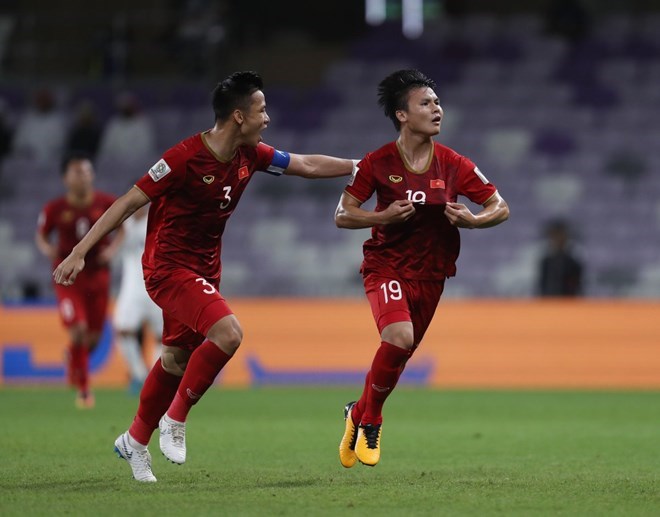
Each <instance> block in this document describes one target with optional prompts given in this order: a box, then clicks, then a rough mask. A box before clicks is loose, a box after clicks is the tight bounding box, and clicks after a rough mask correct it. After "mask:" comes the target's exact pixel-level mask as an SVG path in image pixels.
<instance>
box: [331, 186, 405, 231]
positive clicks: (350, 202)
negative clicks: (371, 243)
mask: <svg viewBox="0 0 660 517" xmlns="http://www.w3.org/2000/svg"><path fill="white" fill-rule="evenodd" d="M361 206H362V203H361V202H360V201H358V200H357V199H355V198H354V197H353V196H351V195H350V194H348V193H347V192H344V193H343V194H342V195H341V198H340V199H339V204H338V205H337V210H336V211H335V224H336V225H337V227H338V228H348V229H350V230H357V229H359V228H370V227H372V226H375V225H377V224H394V223H402V222H404V221H406V220H407V219H410V218H411V217H412V216H413V215H414V213H415V207H414V205H413V203H412V201H408V200H405V199H401V200H397V201H394V202H393V203H392V204H391V205H390V206H388V207H387V208H386V209H385V210H383V211H381V212H376V211H371V210H364V209H363V208H360V207H361Z"/></svg>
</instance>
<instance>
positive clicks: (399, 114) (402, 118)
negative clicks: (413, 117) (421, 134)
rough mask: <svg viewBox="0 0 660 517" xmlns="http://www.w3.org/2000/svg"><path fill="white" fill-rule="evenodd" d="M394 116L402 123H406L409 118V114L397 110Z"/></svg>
mask: <svg viewBox="0 0 660 517" xmlns="http://www.w3.org/2000/svg"><path fill="white" fill-rule="evenodd" d="M394 114H395V115H396V119H397V120H398V121H399V122H401V123H403V122H405V121H406V119H407V118H408V114H407V113H406V112H405V111H403V110H396V112H395V113H394Z"/></svg>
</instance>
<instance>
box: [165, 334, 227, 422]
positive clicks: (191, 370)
mask: <svg viewBox="0 0 660 517" xmlns="http://www.w3.org/2000/svg"><path fill="white" fill-rule="evenodd" d="M231 357H232V356H230V355H227V354H226V353H224V352H223V351H222V350H220V349H219V348H218V347H217V346H216V345H215V344H213V343H212V342H211V341H209V340H208V339H207V340H206V341H204V342H203V343H202V344H201V345H200V346H199V347H198V348H197V349H195V351H194V352H193V353H192V355H191V356H190V360H189V361H188V366H186V373H185V374H184V375H183V379H182V380H181V384H180V386H179V389H178V391H177V394H176V396H175V397H174V400H173V401H172V404H171V405H170V408H169V409H168V410H167V416H168V417H169V418H171V419H172V420H176V421H177V422H185V421H186V417H187V416H188V412H189V411H190V408H191V407H193V406H194V405H195V404H196V403H197V401H198V400H199V399H200V398H201V397H202V395H204V393H206V390H207V389H209V387H210V386H211V385H212V384H213V382H214V381H215V378H216V377H217V375H218V373H220V370H222V368H223V367H224V366H225V364H227V362H228V361H229V360H230V359H231Z"/></svg>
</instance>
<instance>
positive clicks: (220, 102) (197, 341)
mask: <svg viewBox="0 0 660 517" xmlns="http://www.w3.org/2000/svg"><path fill="white" fill-rule="evenodd" d="M262 88H263V84H262V80H261V78H260V77H259V76H258V75H257V74H255V73H254V72H237V73H234V74H232V75H231V76H229V77H228V78H226V79H225V80H223V81H222V82H220V83H219V84H218V85H217V87H216V88H215V90H214V92H213V110H214V112H215V125H214V127H213V128H212V129H210V130H208V131H205V132H203V133H200V134H196V135H194V136H192V137H190V138H188V139H186V140H183V141H182V142H180V143H179V144H177V145H176V146H174V147H173V148H171V149H170V150H168V151H167V152H166V153H165V154H164V155H163V157H162V159H161V160H159V161H158V162H157V163H156V164H155V165H154V166H153V167H152V168H151V169H150V170H149V172H148V174H145V176H143V177H142V178H141V179H140V180H139V181H138V182H137V183H136V185H135V186H134V187H133V188H132V189H131V190H129V191H128V193H126V194H125V195H124V196H122V197H121V198H119V200H117V202H116V203H115V204H113V205H112V207H111V208H110V209H109V210H108V211H107V212H106V213H105V214H104V215H103V216H102V217H101V219H100V220H99V222H98V223H97V224H96V225H95V226H94V227H93V228H92V229H91V230H90V232H89V233H88V234H87V236H86V237H85V238H84V239H83V240H82V241H81V242H80V243H79V244H78V246H76V247H75V248H74V250H73V252H72V253H71V255H70V256H69V257H68V258H67V259H66V260H65V261H64V262H63V263H62V264H60V266H59V267H58V268H57V270H56V271H55V273H54V276H55V280H56V282H57V283H60V284H63V285H68V284H70V283H72V282H73V281H74V280H75V278H76V275H77V274H78V272H80V270H81V269H82V268H83V266H84V257H85V255H86V254H87V252H88V251H89V249H90V248H91V247H92V246H93V245H94V244H95V243H96V242H97V241H98V240H99V239H101V238H102V237H103V236H104V235H106V234H107V233H108V232H109V231H111V230H112V229H113V228H116V227H117V226H118V225H119V224H121V222H122V221H123V220H124V219H126V218H127V217H129V216H130V215H131V214H132V213H133V212H134V211H135V210H137V209H138V208H140V207H141V206H143V205H145V204H146V203H147V202H149V201H151V208H150V211H149V219H148V223H147V239H146V245H145V251H144V255H143V259H142V266H143V271H144V276H145V283H146V287H147V291H148V293H149V295H150V296H151V298H152V299H153V300H154V301H155V302H156V304H157V305H159V306H160V307H161V308H162V309H163V317H164V331H163V352H162V356H161V361H160V362H157V363H156V364H155V366H154V368H153V369H152V370H151V372H150V373H149V375H148V376H147V379H146V380H145V383H144V386H143V388H142V392H141V394H140V404H139V407H138V410H137V415H136V416H135V419H134V421H133V423H132V425H131V426H130V428H129V430H128V431H127V432H125V433H123V434H122V435H120V436H119V437H118V438H117V440H116V441H115V450H116V451H117V452H118V454H119V455H120V456H121V457H123V458H124V459H126V460H127V461H128V463H129V464H130V466H131V468H132V470H133V476H134V477H135V479H137V480H139V481H152V482H153V481H156V478H155V477H154V475H153V473H152V471H151V458H150V456H149V452H148V450H147V444H148V443H149V439H150V437H151V434H152V433H153V431H154V430H155V429H156V428H157V427H160V448H161V451H162V452H163V454H164V455H165V456H166V457H167V458H168V459H169V460H170V461H172V462H174V463H179V464H181V463H183V462H184V461H185V459H186V444H185V422H186V417H187V415H188V412H189V410H190V409H191V407H192V406H193V405H194V404H195V403H196V402H197V401H198V400H199V399H200V398H201V397H202V395H204V393H205V392H206V390H207V389H208V388H209V387H210V386H211V385H212V384H213V381H214V380H215V378H216V376H217V375H218V373H219V372H220V370H221V369H222V368H223V366H224V365H225V364H226V363H227V362H228V361H229V360H230V359H231V358H232V356H233V355H234V353H235V352H236V350H237V349H238V347H239V345H240V343H241V339H242V336H243V331H242V329H241V326H240V324H239V322H238V319H237V318H236V316H234V314H233V313H232V310H231V309H230V308H229V305H228V304H227V302H226V301H225V299H224V298H223V297H222V296H221V295H220V293H219V292H218V288H219V284H220V252H221V244H220V243H221V237H222V234H223V232H224V229H225V225H226V223H227V220H228V219H229V217H230V216H231V214H232V212H233V211H234V209H235V207H236V204H237V203H238V201H239V199H240V197H241V194H242V193H243V191H244V189H245V187H246V186H247V184H248V182H249V181H250V178H252V175H253V174H254V173H255V171H266V172H270V173H271V174H274V175H278V176H279V175H281V174H289V175H295V176H302V177H306V178H323V177H336V176H344V175H349V174H351V172H352V171H353V170H354V168H355V162H353V161H352V160H344V159H340V158H334V157H330V156H323V155H297V154H289V153H286V152H281V151H278V150H275V149H273V148H272V147H270V146H268V145H266V144H264V143H261V132H262V131H263V130H264V129H266V126H267V125H268V123H269V121H270V119H269V117H268V114H267V113H266V100H265V97H264V94H263V92H262Z"/></svg>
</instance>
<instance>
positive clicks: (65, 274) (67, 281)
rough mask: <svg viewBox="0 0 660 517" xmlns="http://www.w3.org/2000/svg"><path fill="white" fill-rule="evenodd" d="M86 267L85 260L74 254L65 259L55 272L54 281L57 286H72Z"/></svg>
mask: <svg viewBox="0 0 660 517" xmlns="http://www.w3.org/2000/svg"><path fill="white" fill-rule="evenodd" d="M84 267H85V259H84V258H82V257H77V256H75V255H74V254H73V253H72V254H71V255H69V256H68V257H67V258H65V259H64V260H63V261H62V262H61V263H60V265H59V266H57V267H56V268H55V271H53V279H54V280H55V283H56V284H60V285H71V284H73V282H75V280H76V277H77V276H78V273H80V272H81V271H82V270H83V268H84Z"/></svg>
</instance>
